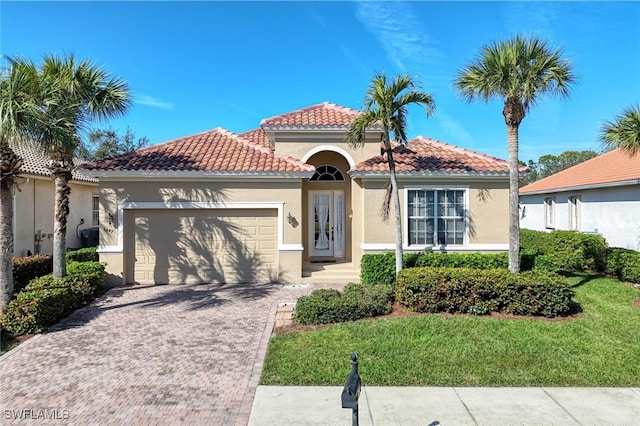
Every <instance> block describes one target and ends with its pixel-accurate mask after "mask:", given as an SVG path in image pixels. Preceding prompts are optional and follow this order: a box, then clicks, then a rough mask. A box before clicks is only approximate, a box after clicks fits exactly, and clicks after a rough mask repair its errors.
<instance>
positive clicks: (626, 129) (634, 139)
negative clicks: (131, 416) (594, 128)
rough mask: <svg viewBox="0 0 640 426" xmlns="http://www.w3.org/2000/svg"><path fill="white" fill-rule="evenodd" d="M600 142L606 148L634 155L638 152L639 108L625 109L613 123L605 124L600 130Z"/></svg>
mask: <svg viewBox="0 0 640 426" xmlns="http://www.w3.org/2000/svg"><path fill="white" fill-rule="evenodd" d="M600 140H601V141H602V143H603V144H604V145H605V146H606V147H608V148H620V149H622V150H623V151H626V152H628V153H629V154H630V155H632V156H633V155H636V154H637V153H638V151H640V107H639V106H638V105H635V106H630V107H627V108H625V109H624V111H622V114H620V115H618V116H616V118H615V120H614V121H607V122H605V123H604V124H603V125H602V127H601V128H600Z"/></svg>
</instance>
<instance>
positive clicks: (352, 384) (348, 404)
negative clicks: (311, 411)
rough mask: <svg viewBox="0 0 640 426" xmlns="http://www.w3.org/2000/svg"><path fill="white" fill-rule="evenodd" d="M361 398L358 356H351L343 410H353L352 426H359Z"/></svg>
mask: <svg viewBox="0 0 640 426" xmlns="http://www.w3.org/2000/svg"><path fill="white" fill-rule="evenodd" d="M359 398H360V376H359V375H358V354H357V353H356V352H354V353H352V354H351V373H350V374H349V376H348V377H347V382H346V383H345V385H344V389H343V390H342V408H351V409H352V410H353V412H352V419H353V421H352V425H353V426H358V399H359Z"/></svg>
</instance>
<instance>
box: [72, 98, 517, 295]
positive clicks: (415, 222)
mask: <svg viewBox="0 0 640 426" xmlns="http://www.w3.org/2000/svg"><path fill="white" fill-rule="evenodd" d="M358 114H360V112H359V111H355V110H352V109H349V108H344V107H341V106H338V105H334V104H330V103H322V104H318V105H314V106H311V107H308V108H304V109H300V110H296V111H293V112H290V113H286V114H282V115H279V116H275V117H272V118H268V119H265V120H262V122H261V123H260V127H259V128H257V129H254V130H251V131H248V132H245V133H241V134H234V133H231V132H229V131H226V130H224V129H221V128H216V129H213V130H209V131H206V132H202V133H199V134H195V135H191V136H186V137H183V138H179V139H175V140H172V141H169V142H165V143H161V144H158V145H154V146H149V147H145V148H142V149H139V150H137V151H136V152H134V153H131V154H127V155H122V156H118V157H113V158H110V159H105V160H102V161H98V162H96V163H91V164H88V165H85V169H86V170H88V172H89V173H90V174H91V175H92V176H94V177H98V178H99V180H100V203H101V204H100V215H101V216H100V226H101V233H100V238H101V240H100V249H99V251H100V259H101V260H102V261H105V262H107V264H108V266H107V272H109V273H110V274H111V275H110V277H111V284H117V283H121V282H122V280H124V282H125V283H133V282H137V283H182V282H187V283H198V282H251V281H262V280H273V281H280V282H288V283H296V282H300V281H301V277H302V271H303V267H304V265H306V264H308V263H309V262H334V261H335V262H345V263H352V264H353V265H354V267H359V264H360V259H361V257H362V255H363V253H375V252H382V251H384V250H393V249H394V247H395V231H394V229H395V228H394V221H393V217H392V218H391V219H390V221H389V222H388V223H384V222H382V220H381V219H380V214H379V212H380V209H381V205H382V201H383V198H384V194H385V191H386V185H387V182H388V181H389V172H388V165H387V162H386V156H385V155H381V149H380V148H381V146H380V141H381V130H380V128H375V127H374V128H371V129H370V130H369V131H368V132H367V134H366V138H365V144H364V147H363V148H361V149H352V148H350V147H349V146H347V144H346V143H345V136H346V131H347V130H348V128H349V126H350V124H351V123H352V121H353V119H354V118H355V117H356V116H357V115H358ZM395 160H396V164H397V173H398V180H399V185H400V197H401V200H402V201H401V202H402V206H403V208H402V214H403V219H402V221H403V233H404V244H405V249H406V250H409V251H422V250H425V249H426V250H442V251H467V252H476V251H504V250H507V249H508V229H507V228H508V225H507V224H508V187H509V180H508V166H507V163H506V162H505V161H503V160H499V159H496V158H493V157H489V156H486V155H482V154H479V153H476V152H473V151H469V150H466V149H462V148H458V147H455V146H452V145H447V144H445V143H442V142H438V141H434V140H431V139H427V138H423V137H418V138H415V139H413V140H411V141H410V142H409V143H408V144H407V145H406V146H396V148H395Z"/></svg>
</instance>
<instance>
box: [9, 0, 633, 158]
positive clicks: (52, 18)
mask: <svg viewBox="0 0 640 426" xmlns="http://www.w3.org/2000/svg"><path fill="white" fill-rule="evenodd" d="M0 21H1V22H0V51H1V52H2V54H3V55H9V56H22V57H28V58H32V59H34V60H35V61H36V62H38V61H39V60H40V58H42V56H43V55H45V54H48V53H56V54H64V53H74V54H75V55H76V56H77V57H79V58H89V59H91V60H93V61H95V62H96V63H98V64H100V65H102V66H104V67H105V68H107V69H108V70H109V71H110V72H112V73H113V74H115V75H118V76H119V77H121V78H123V79H124V80H126V81H127V82H128V83H129V85H130V87H131V90H132V93H133V95H134V105H133V106H132V108H131V109H130V111H129V112H128V113H127V115H126V116H125V117H123V118H121V119H117V120H112V121H111V122H110V125H111V126H112V127H114V128H116V129H122V130H123V129H125V128H126V127H127V126H129V127H131V129H132V130H133V131H134V132H135V134H136V135H137V136H146V137H148V138H149V139H150V140H151V143H159V142H162V141H166V140H170V139H173V138H177V137H180V136H186V135H190V134H194V133H198V132H201V131H204V130H208V129H212V128H215V127H223V128H225V129H228V130H230V131H233V132H238V133H239V132H243V131H246V130H250V129H254V128H256V127H258V126H259V123H260V120H261V119H263V118H267V117H271V116H274V115H278V114H281V113H285V112H288V111H292V110H295V109H298V108H302V107H306V106H310V105H314V104H317V103H320V102H323V101H329V102H333V103H337V104H340V105H344V106H347V107H351V108H355V109H360V108H361V106H362V99H363V96H364V93H365V90H366V88H367V85H368V83H369V81H370V79H371V76H372V75H373V74H374V73H375V72H377V71H385V72H386V73H387V74H389V75H394V74H400V73H408V74H410V75H411V76H413V77H415V78H417V79H418V80H419V81H420V82H421V87H422V89H423V90H424V91H426V92H428V93H431V94H432V95H433V96H434V98H435V100H436V112H435V115H434V116H433V117H432V118H430V119H428V120H427V119H426V117H425V115H424V111H423V110H421V109H419V108H412V109H411V110H410V114H409V128H408V134H409V136H410V137H414V136H418V135H423V136H428V137H431V138H434V139H438V140H441V141H443V142H447V143H451V144H454V145H458V146H462V147H465V148H468V149H473V150H476V151H480V152H483V153H486V154H490V155H494V156H497V157H499V158H507V150H506V127H505V124H504V120H503V117H502V113H501V110H502V104H501V102H499V101H494V102H490V103H489V104H483V103H474V104H467V103H465V101H464V100H463V99H462V98H461V97H459V96H458V95H457V94H456V93H455V91H454V90H453V85H452V82H453V79H454V77H455V74H456V72H457V71H458V70H459V69H460V68H461V67H462V66H464V64H465V63H466V62H468V61H469V60H471V59H473V58H474V56H475V55H476V54H477V52H478V51H479V49H480V47H481V46H482V45H483V44H486V43H491V42H493V41H496V40H500V39H504V38H508V37H510V36H513V35H515V34H527V35H536V36H540V37H541V38H544V39H545V40H547V41H548V42H549V43H550V44H551V45H552V46H558V47H562V48H563V50H564V52H565V55H566V57H568V58H569V59H571V60H572V62H573V64H574V67H575V73H576V74H577V76H578V84H577V85H576V86H575V87H574V90H573V92H572V94H571V96H570V98H568V99H549V98H546V99H543V100H542V102H541V103H540V104H539V105H538V106H537V107H536V108H535V109H533V110H531V112H530V113H529V115H528V116H527V117H526V118H525V119H524V121H523V123H522V125H521V127H520V158H521V159H522V160H525V161H526V160H529V159H534V160H537V159H538V157H540V156H541V155H544V154H559V153H561V152H563V151H565V150H582V149H598V148H599V146H600V145H599V142H598V139H597V137H598V130H599V128H600V125H601V124H602V123H603V121H605V120H610V119H612V118H613V117H614V116H615V115H616V114H618V113H619V112H621V111H622V109H623V108H625V107H626V106H629V105H631V104H638V103H640V3H638V2H618V3H616V2H432V1H424V2H406V3H399V2H389V3H387V2H337V1H332V2H267V1H263V2H204V1H203V2H86V3H85V2H11V1H4V0H3V1H2V2H1V3H0ZM106 126H107V125H100V126H99V127H106Z"/></svg>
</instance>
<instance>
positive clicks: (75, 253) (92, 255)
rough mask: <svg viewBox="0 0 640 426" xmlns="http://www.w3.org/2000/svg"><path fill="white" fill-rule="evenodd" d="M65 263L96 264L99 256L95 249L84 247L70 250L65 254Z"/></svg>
mask: <svg viewBox="0 0 640 426" xmlns="http://www.w3.org/2000/svg"><path fill="white" fill-rule="evenodd" d="M66 257H67V262H98V261H100V255H99V254H98V251H97V248H96V247H86V248H81V249H78V250H70V251H68V252H67V253H66Z"/></svg>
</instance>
